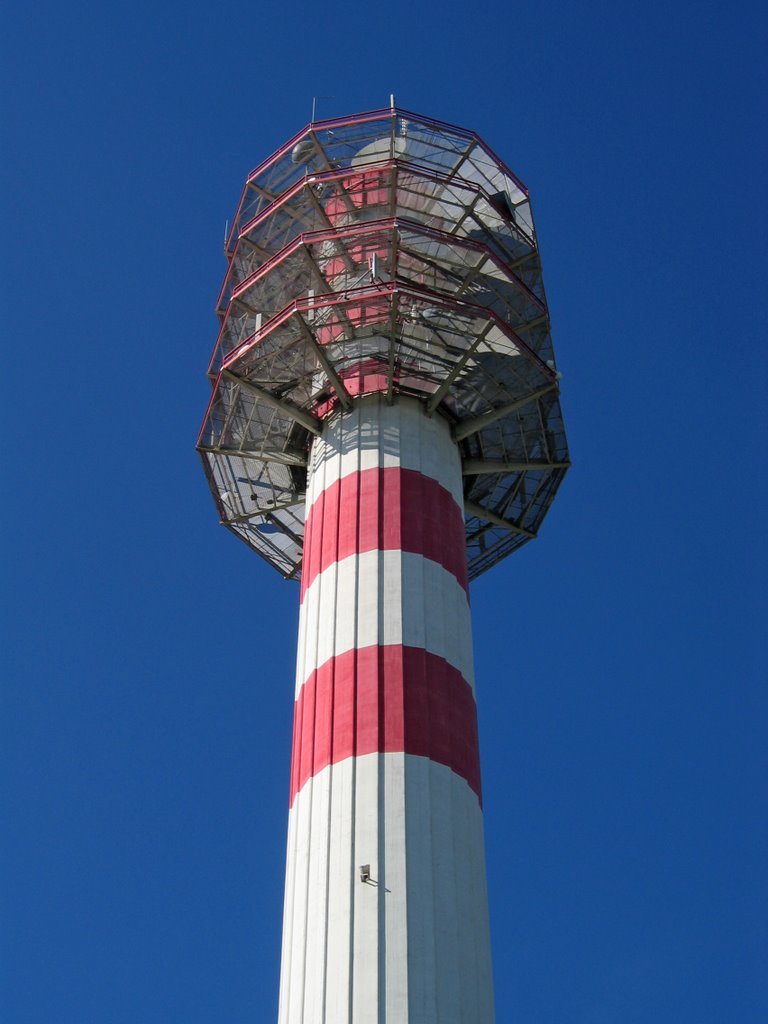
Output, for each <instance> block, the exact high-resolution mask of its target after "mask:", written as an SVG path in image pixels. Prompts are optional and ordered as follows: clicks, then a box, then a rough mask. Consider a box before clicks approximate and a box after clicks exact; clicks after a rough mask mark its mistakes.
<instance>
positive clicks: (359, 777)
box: [199, 109, 568, 1024]
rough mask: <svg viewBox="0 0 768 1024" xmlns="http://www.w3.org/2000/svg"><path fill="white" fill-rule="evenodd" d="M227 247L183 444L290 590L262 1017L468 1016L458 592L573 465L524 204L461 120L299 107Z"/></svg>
mask: <svg viewBox="0 0 768 1024" xmlns="http://www.w3.org/2000/svg"><path fill="white" fill-rule="evenodd" d="M227 253H228V257H229V269H228V273H227V277H226V279H225V284H224V287H223V289H222V293H221V297H220V306H219V312H220V316H221V319H222V329H221V332H220V335H219V340H218V342H217V346H216V350H215V352H214V359H213V361H212V364H211V368H210V373H211V379H212V383H213V398H212V401H211V405H210V407H209V410H208V414H207V416H206V421H205V424H204V426H203V431H202V433H201V436H200V440H199V448H200V450H201V453H202V456H203V460H204V464H205V467H206V471H207V473H208V477H209V481H210V483H211V486H212V489H213V492H214V495H215V496H216V500H217V504H218V507H219V511H220V515H221V519H222V522H224V523H225V524H226V525H227V526H228V527H229V528H230V529H232V530H233V531H234V532H236V533H237V534H238V535H239V536H241V537H242V538H243V539H244V540H246V541H247V542H248V543H249V544H250V545H251V546H252V547H254V548H255V549H256V550H257V551H258V552H259V553H260V554H262V555H263V556H264V557H266V558H267V559H268V560H269V561H270V562H271V563H272V564H273V565H275V566H276V567H277V568H279V569H280V570H281V571H282V572H283V574H284V575H285V576H287V577H293V578H300V581H301V595H300V601H301V613H300V620H299V643H298V661H297V671H296V694H295V707H294V739H293V755H292V762H291V783H290V812H289V824H288V853H287V870H286V889H285V914H284V928H283V955H282V971H281V984H280V1010H279V1024H340V1022H343V1021H346V1022H348V1024H368V1022H370V1024H381V1022H383V1021H389V1022H391V1024H395V1022H396V1024H407V1022H412V1024H417V1022H418V1024H481V1022H482V1024H488V1022H490V1021H492V1020H493V1019H494V1011H493V987H492V973H491V955H490V942H489V926H488V907H487V897H486V880H485V862H484V852H483V827H482V806H481V788H480V762H479V750H478V738H477V715H476V706H475V690H474V672H473V666H472V638H471V624H470V610H469V597H468V581H469V579H470V578H472V577H473V576H476V575H478V574H479V573H480V572H482V571H484V570H485V569H486V568H488V567H489V566H490V565H492V564H494V563H495V562H496V561H498V560H499V559H500V558H502V557H504V555H506V554H508V553H509V552H510V551H512V550H514V549H515V548H516V547H518V546H519V545H520V544H522V543H525V542H526V541H527V540H529V539H530V538H531V537H533V536H535V535H536V531H537V529H538V526H539V524H540V522H541V520H542V518H543V516H544V514H545V512H546V510H547V508H548V506H549V504H550V503H551V501H552V498H553V497H554V493H555V491H556V489H557V486H558V485H559V483H560V481H561V479H562V476H563V474H564V472H565V470H566V468H567V465H568V458H567V449H566V445H565V436H564V432H563V429H562V421H561V418H560V411H559V404H558V375H557V374H556V372H555V369H554V363H553V357H552V352H551V343H550V339H549V324H548V318H547V313H546V303H545V299H544V293H543V288H542V285H541V276H540V261H539V257H538V251H537V248H536V243H535V236H534V232H533V225H532V221H531V217H530V207H529V204H528V197H527V192H526V191H525V189H524V187H523V186H522V185H521V184H520V182H519V181H518V180H517V179H516V178H515V177H514V175H512V173H511V172H510V171H509V170H508V169H507V168H505V167H504V165H503V164H502V163H501V161H499V160H498V158H497V157H495V156H494V155H493V154H492V153H491V151H490V150H488V148H487V147H486V146H485V145H484V144H483V143H482V142H481V140H479V139H478V138H477V136H475V135H474V134H473V133H471V132H465V131H462V130H461V129H456V128H453V127H451V126H448V125H444V124H441V123H439V122H435V121H431V120H429V119H426V118H421V117H417V116H416V115H413V114H408V113H405V112H403V111H399V110H395V109H391V110H387V111H378V112H373V113H372V114H366V115H359V116H358V117H355V118H345V119H339V120H336V121H333V122H324V123H316V124H313V125H310V126H309V127H308V128H307V129H305V131H304V132H302V133H300V134H299V136H297V137H295V138H294V139H292V140H291V141H290V142H289V143H288V144H287V145H286V146H285V147H283V149H282V150H280V151H279V152H278V153H277V154H276V155H275V156H274V157H272V158H271V159H270V160H269V161H267V162H266V163H265V164H263V165H261V166H260V167H259V168H257V169H256V171H254V172H253V174H252V175H250V176H249V179H248V183H247V185H246V189H245V192H244V195H243V199H242V200H241V204H240V207H239V208H238V213H237V216H236V219H235V224H234V227H233V230H232V234H231V236H230V238H229V240H228V244H227Z"/></svg>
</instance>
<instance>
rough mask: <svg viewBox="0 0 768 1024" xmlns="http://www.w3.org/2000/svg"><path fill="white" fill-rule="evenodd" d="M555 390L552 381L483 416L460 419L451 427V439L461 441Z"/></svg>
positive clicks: (555, 386)
mask: <svg viewBox="0 0 768 1024" xmlns="http://www.w3.org/2000/svg"><path fill="white" fill-rule="evenodd" d="M556 390H557V382H556V381H554V382H553V383H552V384H547V386H546V387H545V388H539V390H538V391H532V392H531V393H530V394H529V395H526V396H525V397H524V398H518V400H517V401H516V402H509V403H508V404H507V405H500V406H499V407H498V408H496V409H493V410H491V412H488V413H485V415H483V416H473V417H472V418H471V419H468V420H462V421H461V422H460V423H457V424H456V425H455V426H454V428H453V439H454V441H463V440H464V438H465V437H469V435H470V434H475V433H477V431H478V430H484V429H485V427H489V426H490V425H491V424H492V423H495V422H496V420H500V419H503V418H504V416H508V415H509V414H510V413H512V412H515V411H516V410H517V409H522V408H523V406H524V405H528V404H529V403H530V402H535V401H536V400H537V399H539V398H541V397H542V396H543V395H548V394H549V393H550V391H556Z"/></svg>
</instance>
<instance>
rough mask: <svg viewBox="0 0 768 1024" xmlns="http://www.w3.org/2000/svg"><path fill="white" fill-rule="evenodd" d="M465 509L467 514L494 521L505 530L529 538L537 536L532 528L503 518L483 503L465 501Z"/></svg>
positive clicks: (486, 520)
mask: <svg viewBox="0 0 768 1024" xmlns="http://www.w3.org/2000/svg"><path fill="white" fill-rule="evenodd" d="M464 511H465V512H466V513H467V515H470V516H475V517H476V518H477V519H483V520H485V522H486V523H492V524H493V525H494V526H502V527H503V528H504V529H505V530H509V531H510V533H519V534H522V536H523V537H528V538H529V540H534V539H535V538H536V534H535V533H531V531H530V530H524V529H523V527H522V526H518V525H517V523H510V521H509V520H508V519H502V518H501V516H497V515H496V513H495V512H491V511H490V509H487V508H483V506H482V505H477V504H475V502H474V501H465V502H464Z"/></svg>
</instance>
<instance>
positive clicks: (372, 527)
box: [301, 466, 469, 600]
mask: <svg viewBox="0 0 768 1024" xmlns="http://www.w3.org/2000/svg"><path fill="white" fill-rule="evenodd" d="M416 510H418V513H417V512H416ZM365 551H408V552H411V553H413V554H418V555H423V556H424V558H429V559H431V560H432V561H434V562H437V563H438V564H439V565H442V566H443V568H444V569H446V570H447V571H448V572H450V573H451V574H452V575H453V576H455V577H456V579H457V580H458V581H459V583H460V584H461V586H462V587H463V588H464V589H465V590H468V587H469V584H468V581H467V552H466V540H465V536H464V516H463V514H462V511H461V509H460V508H459V506H458V505H457V504H456V501H455V500H454V498H453V495H452V494H451V493H450V491H448V490H446V488H445V487H443V486H442V485H441V484H439V483H438V482H437V480H433V479H432V478H431V477H428V476H424V474H423V473H420V472H418V470H414V469H401V468H400V467H398V466H393V467H386V468H382V467H374V468H372V469H364V470H361V471H360V472H358V473H350V474H349V475H348V476H344V477H342V478H341V480H336V481H335V482H334V483H332V484H331V485H330V486H329V487H326V489H325V490H324V491H323V492H322V494H320V495H319V497H318V498H317V500H316V501H315V502H314V504H313V505H312V508H311V509H310V511H309V516H308V518H307V522H306V527H305V530H304V563H303V569H302V577H301V598H302V600H303V598H304V594H305V593H306V590H307V588H308V587H309V586H310V585H311V583H312V581H313V580H314V579H315V577H316V576H318V574H319V573H321V572H323V571H324V570H325V569H327V568H328V567H329V566H330V565H333V563H334V562H338V561H340V560H341V559H342V558H347V557H348V556H349V555H355V554H362V553H363V552H365Z"/></svg>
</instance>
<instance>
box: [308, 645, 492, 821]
mask: <svg viewBox="0 0 768 1024" xmlns="http://www.w3.org/2000/svg"><path fill="white" fill-rule="evenodd" d="M377 752H378V753H406V754H414V755H417V756H420V757H427V758H429V759H430V760H432V761H436V762H437V763H438V764H443V765H447V767H449V768H450V769H451V770H452V771H454V772H455V773H456V774H457V775H459V776H461V778H463V779H465V780H466V781H467V783H468V784H469V786H470V787H471V788H472V789H473V790H474V792H475V793H477V796H478V798H479V799H481V800H482V797H481V791H480V753H479V748H478V740H477V712H476V708H475V698H474V695H473V693H472V690H471V688H470V686H469V683H467V681H466V680H465V679H464V678H463V677H462V675H461V674H460V673H459V672H458V671H457V670H456V669H455V668H453V666H452V665H449V664H448V662H447V661H445V660H444V659H443V658H440V657H438V655H436V654H430V653H429V652H428V651H424V650H422V649H420V648H417V647H404V646H401V645H394V644H393V645H390V646H382V647H379V646H374V647H363V648H361V649H359V650H352V651H347V652H346V653H345V654H341V655H339V656H338V657H336V658H331V659H330V660H329V661H327V662H326V663H325V664H324V665H321V666H320V668H319V669H317V670H316V671H315V672H313V673H312V675H311V676H310V677H309V678H308V679H307V681H306V682H305V683H304V685H303V686H302V688H301V691H300V693H299V697H298V699H297V701H296V704H295V706H294V722H293V755H292V762H291V797H290V802H291V806H292V805H293V801H294V799H295V797H296V794H297V793H298V792H299V791H300V790H301V788H302V787H303V786H304V784H305V783H306V781H307V780H308V779H310V778H311V777H312V776H313V775H316V774H317V773H318V772H319V771H321V770H322V769H323V768H325V767H326V766H327V765H329V764H337V763H338V762H339V761H343V760H345V759H346V758H348V757H359V756H361V755H363V754H373V753H377Z"/></svg>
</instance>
